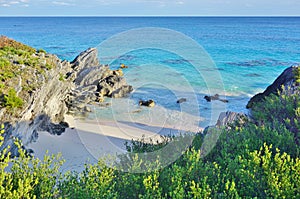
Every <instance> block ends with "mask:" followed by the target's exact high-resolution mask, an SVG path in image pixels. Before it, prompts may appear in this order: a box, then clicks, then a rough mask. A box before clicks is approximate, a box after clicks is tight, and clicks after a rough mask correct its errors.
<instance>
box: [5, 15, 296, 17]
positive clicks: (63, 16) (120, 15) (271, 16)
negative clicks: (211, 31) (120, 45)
mask: <svg viewBox="0 0 300 199" xmlns="http://www.w3.org/2000/svg"><path fill="white" fill-rule="evenodd" d="M0 17H300V15H0Z"/></svg>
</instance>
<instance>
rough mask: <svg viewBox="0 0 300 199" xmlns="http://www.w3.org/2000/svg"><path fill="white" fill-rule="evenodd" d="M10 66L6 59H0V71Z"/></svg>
mask: <svg viewBox="0 0 300 199" xmlns="http://www.w3.org/2000/svg"><path fill="white" fill-rule="evenodd" d="M9 65H10V61H9V60H8V59H7V58H4V57H0V70H1V69H5V68H6V67H8V66H9Z"/></svg>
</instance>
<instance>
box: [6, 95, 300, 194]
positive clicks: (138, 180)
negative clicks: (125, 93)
mask: <svg viewBox="0 0 300 199" xmlns="http://www.w3.org/2000/svg"><path fill="white" fill-rule="evenodd" d="M266 102H267V103H268V104H266ZM266 102H265V103H264V104H258V106H257V107H260V108H256V109H254V110H253V112H252V114H253V118H254V120H253V121H252V122H250V121H248V122H247V123H245V124H243V125H241V124H236V125H233V126H231V129H228V128H227V129H215V130H214V131H215V132H214V133H215V134H213V135H210V133H212V132H211V131H208V132H206V134H197V135H196V136H195V138H194V139H193V142H192V145H191V146H190V147H189V148H188V149H187V150H186V151H185V152H184V153H183V154H182V156H181V157H179V158H178V159H177V160H176V161H175V162H173V163H172V164H170V165H168V166H166V167H163V168H161V167H160V161H162V160H163V159H167V160H168V158H170V157H167V155H165V154H163V153H161V152H160V151H161V149H163V148H164V147H165V146H167V145H169V144H170V143H175V145H176V147H175V148H174V150H182V149H183V144H182V143H188V141H191V136H190V135H182V136H179V137H169V138H168V137H163V138H162V139H163V141H162V142H160V143H156V142H153V141H150V142H149V141H147V142H146V140H145V139H144V138H143V139H142V140H140V141H132V142H131V144H129V143H127V144H126V147H127V150H128V151H129V152H131V153H130V154H127V155H125V156H119V157H118V161H117V164H116V165H115V166H114V167H108V166H107V165H106V162H107V161H106V160H99V162H98V164H96V165H86V168H85V170H84V171H83V172H80V173H76V172H67V173H65V174H62V173H60V172H59V168H60V166H61V164H62V161H61V159H60V158H59V157H56V156H51V157H50V156H48V155H47V154H46V156H45V157H44V160H38V159H36V158H32V157H30V156H26V154H25V152H24V151H23V150H20V157H19V158H16V159H11V158H10V155H9V154H10V153H9V152H8V149H5V150H3V151H2V152H1V154H0V198H8V199H9V198H122V199H124V198H125V199H126V198H128V199H133V198H143V199H150V198H151V199H152V198H166V199H167V198H179V199H185V198H300V175H299V174H300V159H299V157H300V155H299V144H298V143H297V139H296V138H297V134H295V132H294V129H297V130H299V123H297V121H300V120H299V116H300V110H299V96H295V95H291V96H285V95H283V94H280V96H279V97H276V96H270V97H268V98H266ZM269 103H270V104H269ZM278 103H280V104H278ZM284 111H285V112H284ZM292 120H293V121H294V122H292ZM3 129H4V126H3V125H1V129H0V131H1V134H3V132H4V130H3ZM207 137H208V138H207ZM0 138H1V139H0V147H1V145H2V143H3V137H2V136H0ZM217 138H218V141H217V142H216V143H215V142H213V140H214V139H217ZM203 143H206V144H207V143H209V144H213V145H215V146H214V147H209V146H204V147H203ZM17 144H18V143H17ZM18 146H20V145H18ZM202 149H203V150H207V153H203V152H202V151H201V150H202ZM208 149H209V150H208ZM144 152H146V153H144ZM151 152H156V156H154V157H153V159H152V158H150V156H148V157H149V158H150V159H149V160H148V161H147V160H145V159H141V158H140V156H139V154H138V153H144V154H146V155H147V154H151ZM208 152H209V153H208ZM203 154H205V155H206V156H204V155H203ZM203 156H204V157H203ZM146 157H147V156H146ZM9 164H10V165H12V167H11V169H10V171H9V172H8V171H7V168H8V165H9ZM125 166H127V167H126V168H128V171H127V172H124V171H122V170H120V168H122V167H123V168H124V167H125ZM117 168H118V169H117ZM144 170H146V171H148V172H140V173H139V171H144Z"/></svg>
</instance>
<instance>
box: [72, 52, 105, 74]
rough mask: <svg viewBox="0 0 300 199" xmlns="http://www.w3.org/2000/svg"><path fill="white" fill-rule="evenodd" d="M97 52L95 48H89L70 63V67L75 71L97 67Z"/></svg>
mask: <svg viewBox="0 0 300 199" xmlns="http://www.w3.org/2000/svg"><path fill="white" fill-rule="evenodd" d="M99 65H100V63H99V60H98V50H97V49H96V48H89V49H87V50H86V51H84V52H82V53H80V54H79V55H78V56H77V57H76V58H75V59H74V60H73V61H72V62H71V66H72V68H73V69H74V70H75V71H80V70H82V69H83V68H86V67H93V66H99Z"/></svg>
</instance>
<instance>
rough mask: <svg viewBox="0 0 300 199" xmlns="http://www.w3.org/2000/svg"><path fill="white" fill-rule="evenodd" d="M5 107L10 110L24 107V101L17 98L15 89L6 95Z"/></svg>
mask: <svg viewBox="0 0 300 199" xmlns="http://www.w3.org/2000/svg"><path fill="white" fill-rule="evenodd" d="M3 105H4V106H5V107H7V108H9V109H14V108H21V107H22V106H23V100H22V99H21V98H19V97H18V96H17V93H16V91H15V90H14V89H10V90H9V91H8V94H7V95H4V102H3Z"/></svg>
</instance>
